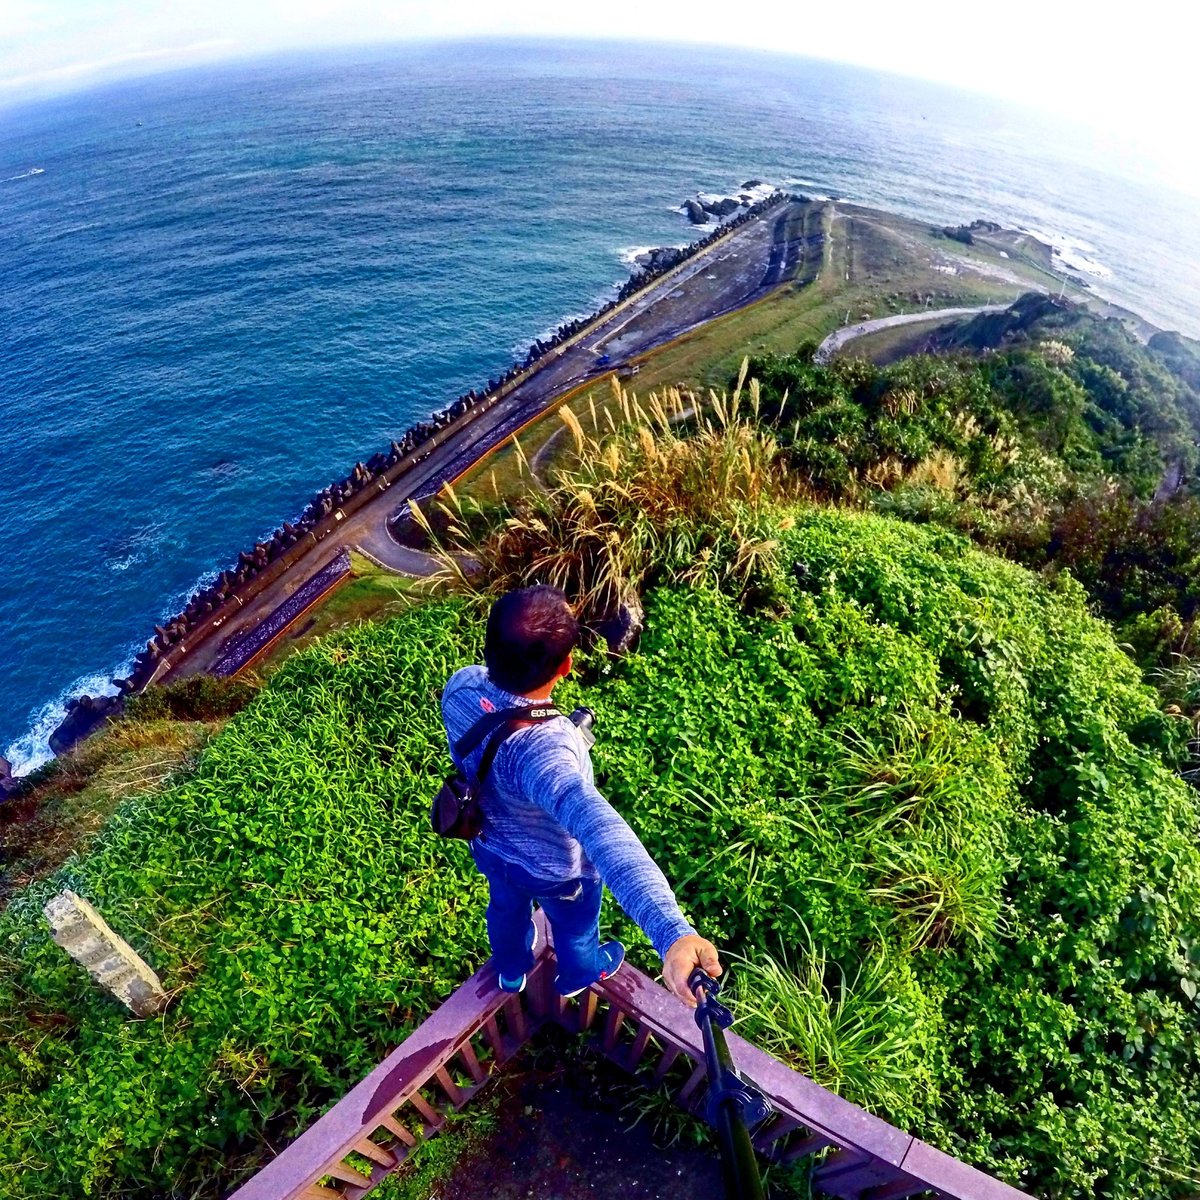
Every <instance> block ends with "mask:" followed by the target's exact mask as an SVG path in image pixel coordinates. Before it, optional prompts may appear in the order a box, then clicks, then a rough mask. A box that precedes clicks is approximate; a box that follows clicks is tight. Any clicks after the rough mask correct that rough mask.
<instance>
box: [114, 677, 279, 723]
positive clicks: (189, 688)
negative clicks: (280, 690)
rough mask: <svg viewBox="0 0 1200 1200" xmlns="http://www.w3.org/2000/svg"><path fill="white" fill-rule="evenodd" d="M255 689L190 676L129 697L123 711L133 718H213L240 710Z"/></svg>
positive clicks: (240, 682)
mask: <svg viewBox="0 0 1200 1200" xmlns="http://www.w3.org/2000/svg"><path fill="white" fill-rule="evenodd" d="M257 690H258V688H257V687H256V686H255V685H254V684H251V683H247V682H245V681H244V680H241V679H218V678H217V677H216V676H214V675H190V676H188V678H186V679H177V680H176V681H175V682H174V683H168V684H163V685H155V686H152V687H148V688H147V689H146V690H145V691H144V692H139V693H138V694H136V695H133V696H130V697H129V699H127V700H126V701H125V713H126V715H127V716H128V717H129V718H130V719H131V720H135V721H167V720H169V721H215V720H217V719H219V718H221V717H232V716H233V714H234V713H236V712H240V711H241V710H242V709H243V708H245V707H246V705H247V704H249V703H250V701H251V700H252V699H253V698H254V693H255V692H256V691H257Z"/></svg>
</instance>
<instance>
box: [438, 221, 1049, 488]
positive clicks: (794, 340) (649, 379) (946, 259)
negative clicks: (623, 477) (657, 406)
mask: <svg viewBox="0 0 1200 1200" xmlns="http://www.w3.org/2000/svg"><path fill="white" fill-rule="evenodd" d="M816 211H817V210H814V215H815V214H816ZM819 219H820V221H821V223H822V225H823V230H824V246H823V252H822V256H821V260H820V264H819V270H818V271H817V272H816V274H815V278H812V280H811V282H809V281H807V280H808V278H809V276H810V275H811V274H812V273H811V272H807V271H804V270H803V269H802V270H801V272H800V276H799V278H798V279H797V280H795V281H793V282H790V283H786V284H784V285H783V286H781V287H780V288H779V289H777V290H776V291H774V292H772V293H771V294H770V295H768V296H767V297H766V298H764V299H763V300H760V301H758V302H757V303H754V304H751V305H749V306H747V307H746V308H743V309H739V310H738V311H737V312H734V313H729V314H727V315H726V316H723V317H718V318H717V319H716V320H713V321H710V322H708V323H707V324H706V325H704V326H702V327H701V328H699V329H696V330H693V331H692V332H690V333H686V334H684V335H683V336H682V337H679V338H676V339H675V340H674V341H672V342H668V343H667V344H666V345H664V346H662V347H660V348H658V349H657V350H654V351H653V352H651V353H650V354H647V355H645V356H643V357H642V358H641V359H640V361H639V362H638V366H639V372H638V375H637V377H636V379H635V380H634V381H632V382H630V383H627V385H626V386H628V387H632V388H633V389H634V390H636V391H637V392H638V393H639V394H640V395H646V394H648V393H649V392H650V391H652V390H655V389H657V388H661V387H680V388H683V389H691V390H698V391H701V392H704V391H706V390H707V389H708V388H718V389H720V388H724V387H726V386H727V385H728V383H729V380H730V379H731V378H732V377H733V376H735V375H736V374H737V370H738V366H739V364H740V363H741V361H742V359H743V358H744V357H745V356H746V355H748V354H749V355H761V354H791V353H794V352H795V351H796V350H797V349H798V348H799V347H800V346H802V345H804V344H805V343H806V342H809V343H819V342H820V341H821V340H822V339H823V338H824V337H825V336H826V335H827V334H829V333H832V332H833V331H834V330H835V329H840V328H841V327H842V326H844V325H847V324H850V323H851V322H854V321H859V320H865V319H869V318H875V317H886V316H892V315H895V314H898V313H905V312H917V311H920V310H921V309H922V308H929V309H938V308H957V307H969V306H973V305H984V304H996V303H1002V302H1005V301H1008V300H1015V299H1016V298H1017V296H1019V295H1020V294H1021V293H1023V292H1025V291H1029V290H1030V289H1033V288H1041V289H1046V288H1051V287H1054V288H1057V287H1059V286H1060V285H1061V283H1062V280H1061V278H1060V277H1057V276H1055V275H1053V274H1052V273H1051V272H1050V271H1049V270H1048V269H1047V267H1048V263H1049V258H1048V254H1045V253H1044V252H1043V251H1044V248H1043V250H1039V249H1038V247H1039V246H1040V243H1031V242H1030V241H1029V240H1028V239H1027V238H1023V237H1021V236H1020V235H1013V234H1004V235H993V236H987V235H983V236H981V237H980V239H978V240H977V242H976V244H975V245H973V246H970V247H968V246H963V245H961V244H960V243H958V242H955V241H952V240H949V239H947V238H945V237H943V236H940V235H939V234H937V233H935V232H934V231H933V230H931V229H930V227H929V226H927V225H923V224H921V223H920V222H916V221H910V220H908V219H907V218H904V217H899V216H895V215H892V214H888V213H881V212H876V211H874V210H871V209H862V208H857V207H853V206H848V205H840V204H839V205H832V204H830V205H824V206H822V208H821V209H820V210H819ZM790 232H792V231H790V230H789V233H790ZM900 332H902V333H905V334H906V335H908V336H911V331H900ZM857 349H858V348H857V346H856V352H857ZM611 397H612V387H611V384H610V383H609V381H608V380H607V379H606V380H601V381H599V382H597V383H596V384H594V385H592V387H590V388H586V389H583V390H582V391H581V392H579V393H578V394H577V395H576V396H573V397H571V398H570V400H569V401H568V403H569V404H570V406H571V407H572V408H573V409H574V410H575V412H576V413H578V414H580V415H581V416H582V414H584V413H585V412H589V411H590V406H591V405H593V404H594V405H595V406H596V408H597V411H598V412H599V413H600V419H601V420H603V412H604V410H605V408H606V407H609V402H610V400H611ZM613 413H614V417H615V415H616V411H615V409H614V410H613ZM561 427H562V424H561V420H560V419H559V417H558V416H557V415H556V414H554V413H550V414H548V415H547V416H546V417H544V418H542V419H541V420H540V421H538V422H536V423H534V424H532V425H530V426H528V427H527V428H526V429H525V430H523V431H522V432H521V434H520V443H521V453H523V454H524V456H525V457H526V458H527V459H530V460H532V459H533V458H534V457H535V456H537V455H538V454H539V452H540V451H541V450H542V448H543V447H544V446H545V444H546V442H547V441H548V440H549V439H550V438H552V437H553V436H554V435H555V434H556V433H557V432H558V430H559V429H561ZM557 444H558V445H561V444H562V443H561V442H559V443H557ZM521 453H518V452H517V451H516V450H514V449H513V448H512V446H511V445H509V446H506V447H504V448H502V449H500V450H498V451H497V452H496V453H495V454H493V455H491V456H490V457H489V458H487V459H486V460H484V462H483V463H481V464H480V465H479V466H478V467H477V468H476V470H475V471H473V472H471V473H470V474H469V475H468V476H467V477H466V478H465V480H464V481H463V484H462V485H461V486H459V487H458V489H457V490H459V491H460V492H464V493H465V494H468V495H472V496H474V497H475V498H476V499H477V500H479V501H480V502H486V501H487V500H489V499H493V498H495V496H496V495H497V494H498V493H499V494H504V495H512V494H513V493H514V492H516V491H519V490H522V489H523V488H525V487H526V486H528V482H529V474H528V471H526V470H525V468H524V465H523V464H522V463H521V461H520V458H521ZM552 461H553V455H552V454H549V453H547V454H546V455H543V456H542V460H540V461H539V467H541V468H545V467H547V466H549V465H550V463H551V462H552ZM539 473H542V472H539Z"/></svg>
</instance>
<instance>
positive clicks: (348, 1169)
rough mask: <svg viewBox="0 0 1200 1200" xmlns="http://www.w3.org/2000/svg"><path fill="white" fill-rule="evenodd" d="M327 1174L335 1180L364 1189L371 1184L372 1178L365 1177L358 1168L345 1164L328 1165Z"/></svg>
mask: <svg viewBox="0 0 1200 1200" xmlns="http://www.w3.org/2000/svg"><path fill="white" fill-rule="evenodd" d="M325 1174H326V1175H329V1176H330V1177H331V1178H333V1179H340V1180H341V1181H342V1182H343V1183H353V1184H355V1185H356V1186H358V1187H363V1186H364V1185H365V1184H368V1183H370V1182H371V1179H370V1176H368V1175H364V1174H363V1173H362V1172H361V1171H360V1170H358V1169H357V1168H356V1167H352V1166H350V1165H349V1164H348V1163H344V1162H332V1163H328V1164H327V1165H326V1167H325Z"/></svg>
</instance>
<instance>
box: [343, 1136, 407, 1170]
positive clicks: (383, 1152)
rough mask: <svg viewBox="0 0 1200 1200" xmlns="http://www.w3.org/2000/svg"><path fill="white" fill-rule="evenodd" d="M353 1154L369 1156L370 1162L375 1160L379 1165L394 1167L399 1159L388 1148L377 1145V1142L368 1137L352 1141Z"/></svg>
mask: <svg viewBox="0 0 1200 1200" xmlns="http://www.w3.org/2000/svg"><path fill="white" fill-rule="evenodd" d="M354 1152H355V1154H361V1155H362V1156H363V1158H369V1159H370V1160H371V1161H372V1162H377V1163H378V1164H379V1165H380V1166H381V1167H388V1168H389V1169H390V1168H392V1167H394V1166H395V1165H396V1164H397V1163H398V1162H399V1161H400V1160H399V1159H398V1158H397V1157H396V1156H395V1155H394V1154H393V1153H392V1152H391V1151H390V1150H388V1149H386V1148H385V1147H383V1146H381V1145H379V1143H378V1142H373V1141H371V1139H370V1138H369V1137H365V1138H363V1139H362V1140H361V1141H358V1142H355V1143H354Z"/></svg>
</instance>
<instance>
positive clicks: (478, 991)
mask: <svg viewBox="0 0 1200 1200" xmlns="http://www.w3.org/2000/svg"><path fill="white" fill-rule="evenodd" d="M534 920H535V922H536V923H537V924H538V927H539V938H538V945H539V946H540V947H541V949H540V951H539V953H538V955H537V960H536V962H535V964H534V967H533V970H532V971H531V972H530V974H529V982H528V985H527V987H526V990H525V991H524V992H522V993H519V994H517V995H509V994H506V993H504V992H501V991H500V989H499V987H498V985H497V980H496V971H495V968H494V967H493V966H492V965H491V963H490V962H489V963H488V964H487V965H486V966H484V967H483V968H482V969H481V970H479V971H477V972H476V973H475V974H474V975H472V976H471V978H470V979H468V980H467V982H466V983H464V984H463V985H462V986H461V987H460V988H459V989H458V990H457V991H456V992H455V993H454V994H453V995H452V996H451V997H450V998H449V999H448V1000H446V1001H445V1003H444V1004H442V1005H441V1007H440V1008H438V1009H437V1011H436V1012H434V1013H433V1014H432V1015H431V1016H430V1017H429V1018H428V1019H427V1020H426V1021H425V1022H424V1023H423V1024H422V1025H421V1026H420V1028H418V1029H417V1030H416V1031H415V1032H414V1033H413V1034H412V1035H411V1036H410V1037H408V1038H407V1039H405V1041H404V1042H402V1043H401V1044H400V1045H399V1046H397V1047H396V1049H395V1050H393V1051H392V1052H391V1054H389V1055H388V1057H387V1058H385V1059H384V1060H383V1062H381V1063H380V1064H379V1066H377V1067H376V1068H375V1069H374V1070H373V1071H372V1072H371V1073H370V1074H369V1075H368V1076H367V1077H366V1078H365V1079H364V1080H362V1082H361V1083H359V1084H358V1085H357V1086H356V1087H354V1088H353V1089H351V1091H350V1092H348V1093H347V1094H346V1095H345V1096H344V1097H343V1098H342V1099H341V1100H339V1101H338V1102H337V1103H336V1104H335V1105H334V1106H333V1107H332V1108H331V1109H330V1110H329V1111H328V1112H327V1113H326V1114H325V1115H324V1116H323V1117H321V1118H320V1119H319V1120H318V1121H317V1122H316V1123H315V1124H314V1125H312V1127H311V1128H309V1129H308V1130H306V1131H305V1132H304V1133H303V1134H301V1136H300V1137H298V1138H297V1139H296V1140H295V1141H294V1142H293V1143H292V1144H291V1145H290V1146H288V1147H287V1149H285V1150H284V1151H283V1152H282V1153H281V1154H280V1155H279V1156H278V1157H277V1158H276V1159H274V1160H273V1161H272V1162H270V1163H268V1164H267V1166H266V1167H264V1168H263V1169H262V1170H261V1171H259V1172H258V1174H257V1175H255V1176H254V1177H253V1178H251V1179H250V1180H249V1181H248V1182H247V1183H245V1184H244V1185H243V1186H242V1187H241V1188H239V1189H238V1190H237V1191H236V1192H234V1193H233V1195H232V1197H231V1198H230V1200H338V1198H339V1197H349V1198H350V1200H358V1197H361V1196H365V1195H367V1194H368V1193H369V1192H370V1191H371V1189H372V1188H373V1187H375V1186H376V1185H377V1184H378V1183H379V1182H380V1181H381V1180H383V1179H384V1178H385V1177H386V1176H387V1175H388V1174H390V1173H391V1172H392V1171H394V1170H395V1169H396V1167H398V1166H399V1165H400V1164H401V1163H402V1162H403V1161H404V1160H405V1159H406V1158H407V1157H408V1156H409V1155H410V1154H411V1153H412V1152H413V1150H414V1149H415V1148H416V1147H417V1146H418V1145H419V1144H420V1142H421V1141H422V1140H424V1139H427V1138H430V1137H433V1136H435V1135H436V1134H437V1132H438V1130H439V1129H440V1128H441V1126H442V1124H443V1123H444V1121H445V1119H446V1114H447V1113H449V1112H451V1111H453V1110H455V1109H459V1108H462V1107H463V1106H464V1105H465V1104H468V1103H469V1102H470V1100H471V1097H472V1096H473V1095H474V1094H475V1092H476V1091H477V1090H478V1089H479V1088H480V1087H482V1086H483V1084H484V1083H486V1082H487V1080H488V1077H489V1076H490V1075H491V1073H492V1072H494V1071H497V1070H501V1069H502V1068H503V1066H504V1064H505V1063H506V1062H507V1061H508V1059H509V1058H511V1057H512V1055H513V1054H514V1053H515V1051H516V1050H517V1049H519V1048H520V1047H521V1046H522V1045H523V1044H524V1043H525V1042H527V1041H528V1040H529V1038H530V1037H532V1036H533V1034H534V1033H535V1032H536V1030H537V1029H538V1028H540V1027H541V1026H542V1025H543V1024H545V1023H546V1022H548V1021H553V1022H555V1023H556V1024H559V1025H561V1026H563V1027H564V1028H566V1029H568V1030H573V1031H577V1032H580V1033H584V1032H589V1031H590V1032H591V1033H592V1034H593V1035H594V1036H595V1037H596V1038H597V1041H598V1045H599V1048H600V1050H601V1051H602V1052H603V1053H604V1054H605V1055H606V1056H607V1057H608V1058H610V1059H611V1060H612V1061H614V1062H615V1063H617V1064H618V1065H619V1066H621V1067H623V1068H625V1069H626V1070H629V1071H634V1070H637V1071H639V1072H644V1073H645V1078H646V1082H647V1084H648V1085H650V1086H656V1085H662V1084H663V1081H664V1079H665V1078H666V1076H667V1074H668V1072H669V1071H671V1070H672V1068H673V1067H678V1066H679V1065H680V1064H681V1063H682V1064H683V1065H684V1066H686V1067H687V1068H689V1069H688V1071H687V1077H686V1080H685V1082H683V1083H682V1085H680V1086H679V1087H678V1089H677V1091H676V1093H675V1099H676V1100H677V1101H678V1103H680V1104H681V1105H683V1106H684V1107H685V1108H687V1109H688V1110H689V1111H692V1112H694V1113H696V1114H697V1115H700V1114H702V1113H703V1111H704V1098H705V1091H706V1079H705V1067H704V1049H703V1042H702V1040H701V1035H700V1030H699V1028H698V1027H697V1026H696V1023H695V1020H694V1019H693V1016H692V1013H691V1011H690V1010H689V1009H688V1008H687V1007H686V1006H685V1005H684V1004H683V1003H682V1002H681V1001H679V1000H678V999H676V997H674V996H673V995H671V994H670V993H669V992H668V991H667V990H666V989H665V988H663V987H660V986H659V985H658V984H656V983H655V982H654V981H653V980H651V979H650V978H649V977H648V976H646V975H644V974H643V973H642V972H640V971H638V970H636V969H634V968H633V967H631V966H629V965H628V964H626V965H625V966H624V967H622V968H621V970H620V972H618V974H617V975H615V976H614V977H613V978H612V979H610V980H606V981H605V982H603V983H597V984H593V985H592V987H591V988H590V989H589V990H588V991H586V992H584V993H582V994H581V995H580V996H579V997H577V998H575V999H573V1000H564V999H562V997H560V996H558V995H557V993H555V991H554V988H553V980H554V975H555V970H556V966H555V957H554V945H553V940H552V937H551V934H550V929H549V925H548V923H547V922H546V920H545V917H544V915H543V914H542V913H541V912H540V911H539V912H537V913H536V914H535V916H534ZM726 1038H727V1040H728V1043H729V1048H730V1051H731V1053H732V1055H733V1060H734V1063H735V1064H736V1066H737V1068H738V1070H739V1072H741V1074H743V1075H744V1076H745V1077H746V1078H747V1079H749V1080H751V1081H752V1082H753V1083H754V1084H755V1085H756V1086H757V1087H758V1088H759V1090H760V1091H761V1092H762V1093H763V1094H764V1095H765V1096H766V1097H767V1099H768V1101H769V1102H770V1104H771V1107H772V1109H773V1112H774V1115H773V1116H772V1117H771V1118H770V1119H769V1120H768V1121H767V1122H766V1123H765V1124H764V1126H763V1127H762V1128H761V1129H759V1130H757V1131H756V1132H755V1137H754V1143H755V1147H756V1149H757V1150H758V1152H759V1154H760V1155H762V1157H763V1158H764V1160H767V1161H779V1162H793V1161H796V1160H798V1159H801V1158H806V1157H808V1156H809V1155H815V1154H819V1155H820V1156H821V1157H820V1160H819V1162H818V1165H817V1166H816V1167H815V1169H814V1171H813V1176H812V1180H813V1186H814V1189H815V1190H816V1191H819V1192H821V1193H823V1194H825V1195H828V1196H835V1197H840V1198H841V1200H903V1198H904V1197H908V1196H925V1195H933V1196H938V1197H947V1198H953V1200H1018V1198H1019V1197H1023V1196H1026V1193H1025V1192H1021V1191H1018V1190H1017V1189H1016V1188H1013V1187H1010V1186H1009V1185H1007V1184H1004V1183H1001V1182H999V1181H998V1180H996V1179H993V1178H992V1177H991V1176H990V1175H986V1174H984V1173H983V1172H982V1171H978V1170H976V1169H975V1168H974V1167H970V1166H968V1165H967V1164H965V1163H962V1162H959V1161H958V1160H957V1159H955V1158H952V1157H951V1156H950V1155H948V1154H945V1153H943V1152H942V1151H940V1150H937V1149H935V1148H934V1147H932V1146H930V1145H927V1144H926V1143H925V1142H922V1141H920V1140H919V1139H918V1138H915V1137H913V1136H912V1135H911V1134H907V1133H904V1132H903V1131H902V1130H900V1129H896V1128H895V1127H894V1126H891V1125H889V1124H888V1123H887V1122H886V1121H882V1120H880V1119H879V1118H878V1117H874V1116H872V1115H871V1114H870V1113H867V1112H865V1111H864V1110H863V1109H861V1108H858V1107H857V1106H856V1105H853V1104H851V1103H849V1102H848V1101H846V1100H843V1099H842V1098H841V1097H840V1096H836V1095H835V1094H834V1093H833V1092H830V1091H828V1090H826V1089H825V1088H823V1087H821V1086H819V1085H818V1084H816V1083H814V1082H813V1081H812V1080H811V1079H809V1078H808V1077H807V1076H805V1075H802V1074H800V1073H799V1072H798V1071H793V1070H792V1069H791V1068H790V1067H787V1066H785V1065H784V1064H783V1063H781V1062H780V1061H779V1060H778V1059H776V1058H773V1057H772V1056H771V1055H769V1054H766V1053H764V1052H763V1051H762V1050H759V1049H758V1048H757V1047H756V1046H753V1045H751V1044H750V1043H749V1042H747V1041H745V1040H744V1039H743V1038H740V1037H738V1036H737V1035H736V1034H734V1033H732V1032H729V1033H727V1034H726ZM678 1073H679V1072H676V1074H678Z"/></svg>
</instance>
